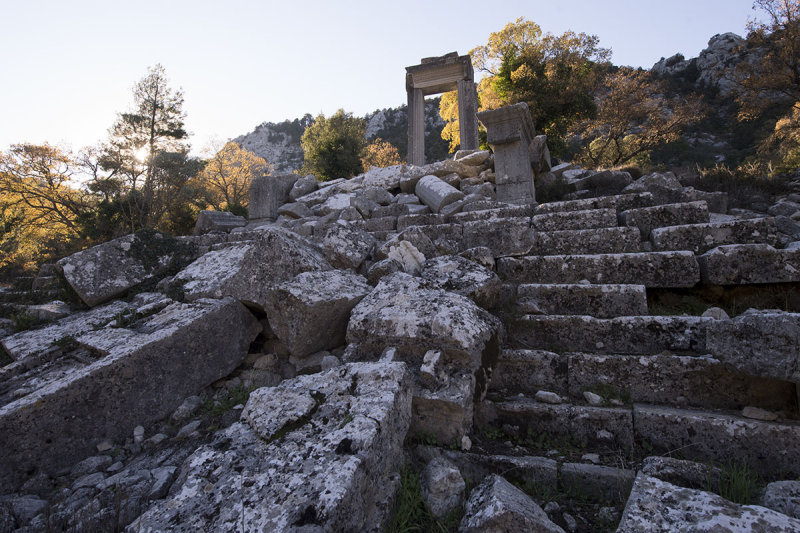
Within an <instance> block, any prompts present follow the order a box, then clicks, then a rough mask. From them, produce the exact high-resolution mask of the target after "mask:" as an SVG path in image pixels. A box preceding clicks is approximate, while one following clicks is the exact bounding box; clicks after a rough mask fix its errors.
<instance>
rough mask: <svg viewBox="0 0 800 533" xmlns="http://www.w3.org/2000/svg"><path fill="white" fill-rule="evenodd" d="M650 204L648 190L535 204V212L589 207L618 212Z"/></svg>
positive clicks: (651, 202) (581, 209)
mask: <svg viewBox="0 0 800 533" xmlns="http://www.w3.org/2000/svg"><path fill="white" fill-rule="evenodd" d="M651 205H653V195H652V194H650V193H649V192H639V193H632V194H618V195H614V196H598V197H596V198H584V199H581V200H565V201H563V202H549V203H546V204H539V205H538V206H536V213H535V214H537V215H545V214H548V213H556V212H561V211H586V210H589V209H616V211H617V212H620V211H625V210H627V209H634V208H638V207H649V206H651Z"/></svg>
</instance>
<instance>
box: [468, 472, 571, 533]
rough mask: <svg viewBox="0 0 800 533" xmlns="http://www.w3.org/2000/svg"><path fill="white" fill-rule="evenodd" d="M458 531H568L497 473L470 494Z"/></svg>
mask: <svg viewBox="0 0 800 533" xmlns="http://www.w3.org/2000/svg"><path fill="white" fill-rule="evenodd" d="M458 531H459V532H460V533H479V532H481V533H482V532H485V531H537V532H542V533H545V532H547V533H564V530H563V529H561V528H560V527H559V526H557V525H556V524H554V523H553V522H551V521H550V519H549V518H548V517H547V513H545V512H544V511H543V510H542V508H541V507H539V506H538V505H537V504H536V502H534V501H533V500H532V499H531V498H530V496H528V495H527V494H525V493H524V492H522V491H521V490H520V489H518V488H517V487H515V486H514V485H512V484H511V483H509V482H508V481H506V480H505V479H503V478H502V477H500V476H498V475H496V474H493V475H490V476H488V477H487V478H486V479H484V481H483V482H482V483H481V484H480V485H478V486H477V487H475V489H473V491H472V492H471V493H470V496H469V500H467V504H466V507H465V509H464V517H463V518H462V519H461V523H460V524H459V526H458Z"/></svg>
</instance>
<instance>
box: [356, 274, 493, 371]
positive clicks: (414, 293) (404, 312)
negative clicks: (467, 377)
mask: <svg viewBox="0 0 800 533" xmlns="http://www.w3.org/2000/svg"><path fill="white" fill-rule="evenodd" d="M499 333H500V322H499V320H498V319H497V318H495V317H494V316H492V315H491V314H489V313H488V312H486V311H484V310H483V309H481V308H480V307H478V306H477V305H475V304H474V303H473V302H472V301H471V300H469V299H468V298H466V297H464V296H461V295H458V294H454V293H450V292H446V291H443V290H440V289H435V288H431V287H430V286H429V285H428V284H427V282H425V281H423V280H421V279H419V278H413V277H411V276H409V275H407V274H401V273H397V274H392V275H390V276H387V277H385V278H383V279H382V280H381V281H380V283H378V286H377V287H375V289H374V290H373V291H372V292H371V293H370V294H368V295H367V296H366V297H365V298H364V299H363V300H361V302H360V303H359V304H358V305H357V306H356V307H355V308H354V309H353V311H352V313H351V315H350V323H349V324H348V326H347V340H348V342H357V343H359V344H360V345H361V347H362V349H368V348H369V347H372V348H373V349H374V350H373V351H374V352H375V353H378V354H380V353H381V352H382V351H383V348H385V347H388V346H396V347H398V348H399V349H400V350H401V351H406V352H408V354H409V355H416V356H417V357H418V358H419V360H420V361H421V359H422V354H424V353H425V352H426V351H428V350H431V349H433V350H442V351H443V352H445V354H446V356H447V359H448V360H449V359H457V360H460V361H463V362H464V363H465V364H466V365H467V368H469V369H471V370H473V371H474V370H477V369H478V368H480V367H481V365H482V364H483V362H484V361H494V359H496V357H497V349H498V337H499Z"/></svg>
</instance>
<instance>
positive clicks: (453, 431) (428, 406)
mask: <svg viewBox="0 0 800 533" xmlns="http://www.w3.org/2000/svg"><path fill="white" fill-rule="evenodd" d="M443 364H446V363H444V362H443ZM448 366H453V365H452V364H450V365H448ZM416 381H417V382H416V384H415V386H414V389H413V395H414V398H413V401H412V403H411V414H412V417H411V428H410V431H411V434H412V435H415V436H418V437H421V438H430V437H433V438H434V439H436V441H437V442H440V443H442V444H443V445H460V444H461V439H462V438H463V437H464V436H465V435H468V434H469V433H470V431H471V430H472V422H473V403H474V402H475V401H476V395H477V396H478V399H480V396H481V391H480V390H479V389H478V387H477V384H476V380H475V375H474V373H473V372H471V371H469V370H463V369H462V370H455V371H453V370H450V371H448V372H447V373H446V374H444V376H443V379H441V378H440V379H439V380H438V381H439V382H438V383H436V384H434V385H433V386H432V387H431V386H428V385H429V384H428V383H426V382H425V380H424V379H423V378H422V376H421V377H420V379H417V380H416ZM484 387H485V384H484Z"/></svg>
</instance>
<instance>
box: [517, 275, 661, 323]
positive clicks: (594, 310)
mask: <svg viewBox="0 0 800 533" xmlns="http://www.w3.org/2000/svg"><path fill="white" fill-rule="evenodd" d="M516 307H517V310H518V312H520V313H524V314H543V315H589V316H593V317H597V318H613V317H617V316H636V315H646V314H647V293H646V291H645V287H644V285H591V284H581V283H572V284H533V283H530V284H523V285H520V286H519V287H518V288H517V305H516Z"/></svg>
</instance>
